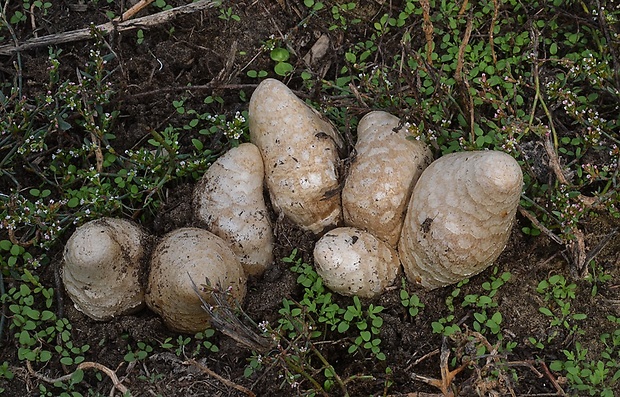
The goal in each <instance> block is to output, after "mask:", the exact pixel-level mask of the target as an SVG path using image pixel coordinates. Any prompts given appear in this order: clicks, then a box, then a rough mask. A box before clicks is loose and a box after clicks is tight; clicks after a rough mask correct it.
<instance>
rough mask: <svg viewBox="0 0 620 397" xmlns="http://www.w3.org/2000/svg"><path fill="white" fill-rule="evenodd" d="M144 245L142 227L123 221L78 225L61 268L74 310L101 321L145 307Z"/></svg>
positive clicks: (103, 221)
mask: <svg viewBox="0 0 620 397" xmlns="http://www.w3.org/2000/svg"><path fill="white" fill-rule="evenodd" d="M146 241H147V235H146V234H145V233H144V232H143V231H142V229H140V227H138V226H137V225H135V224H134V223H132V222H129V221H127V220H124V219H114V218H101V219H97V220H94V221H90V222H88V223H85V224H84V225H82V226H80V227H78V228H77V229H76V230H75V232H74V233H73V235H71V238H69V241H67V245H66V246H65V251H64V260H63V264H62V280H63V283H64V285H65V289H66V290H67V294H68V295H69V296H70V297H71V300H73V303H74V304H75V307H76V308H77V309H78V310H80V311H81V312H83V313H84V314H86V315H87V316H88V317H90V318H92V319H95V320H100V321H103V320H109V319H111V318H113V317H115V316H119V315H123V314H128V313H131V312H135V311H138V310H139V309H141V308H142V307H143V306H144V287H143V286H142V284H143V283H142V281H143V280H141V277H142V274H143V273H144V269H145V266H144V262H145V260H146V258H145V248H144V246H145V243H146Z"/></svg>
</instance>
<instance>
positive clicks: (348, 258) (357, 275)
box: [314, 227, 400, 298]
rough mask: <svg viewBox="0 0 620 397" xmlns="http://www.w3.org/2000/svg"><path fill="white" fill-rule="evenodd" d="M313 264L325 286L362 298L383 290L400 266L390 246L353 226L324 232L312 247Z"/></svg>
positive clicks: (370, 296)
mask: <svg viewBox="0 0 620 397" xmlns="http://www.w3.org/2000/svg"><path fill="white" fill-rule="evenodd" d="M314 263H315V265H316V271H317V273H318V275H319V276H321V278H322V279H323V282H324V283H325V285H326V286H327V287H328V288H329V289H331V290H332V291H335V292H337V293H339V294H341V295H357V296H360V297H362V298H372V297H374V296H376V295H378V294H380V293H381V292H383V291H384V290H385V288H386V287H388V286H389V285H390V284H392V283H393V282H394V279H395V278H396V275H397V274H398V269H399V268H400V263H399V261H398V254H397V253H396V251H395V250H394V249H393V248H392V247H390V246H389V245H388V244H387V243H385V242H383V241H381V240H379V239H378V238H376V237H375V236H373V235H372V234H370V233H368V232H365V231H363V230H360V229H356V228H353V227H339V228H336V229H333V230H330V231H329V232H327V233H325V235H324V236H323V237H321V239H320V240H319V241H317V243H316V245H315V247H314Z"/></svg>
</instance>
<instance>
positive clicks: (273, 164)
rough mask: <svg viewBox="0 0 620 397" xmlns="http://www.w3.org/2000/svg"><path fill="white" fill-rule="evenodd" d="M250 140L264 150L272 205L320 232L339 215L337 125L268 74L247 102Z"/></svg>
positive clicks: (308, 227) (338, 138) (296, 220)
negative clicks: (334, 125) (328, 120)
mask: <svg viewBox="0 0 620 397" xmlns="http://www.w3.org/2000/svg"><path fill="white" fill-rule="evenodd" d="M248 117H249V127H250V139H251V141H252V143H254V144H255V145H256V146H258V148H259V149H260V151H261V155H262V156H263V162H264V164H265V179H266V182H267V183H266V184H267V188H268V189H269V195H270V197H271V202H272V204H273V207H274V209H275V210H276V211H277V212H278V213H281V214H284V215H285V216H287V217H288V218H289V219H290V220H292V221H293V222H295V223H296V224H297V225H299V226H301V227H302V228H303V229H305V230H310V231H312V232H313V233H320V232H321V231H322V230H323V229H324V228H326V227H328V226H331V225H335V224H337V223H338V222H339V221H340V220H341V217H342V216H341V215H342V211H341V204H340V194H339V190H338V189H339V180H338V162H339V157H338V147H341V146H342V140H341V138H340V136H339V135H338V133H337V132H336V129H335V128H334V127H333V126H332V125H331V124H330V123H329V122H327V121H326V120H325V119H323V118H322V117H321V115H320V114H319V113H318V112H317V111H315V110H314V109H312V108H311V107H309V106H308V105H306V104H305V103H304V101H302V100H301V99H299V98H298V97H297V96H295V94H294V93H293V92H292V91H291V90H290V89H288V87H286V86H285V85H284V84H282V83H281V82H279V81H277V80H274V79H265V80H264V81H263V82H261V83H260V84H259V86H258V87H257V88H256V90H255V91H254V93H253V94H252V98H251V99H250V106H249V115H248Z"/></svg>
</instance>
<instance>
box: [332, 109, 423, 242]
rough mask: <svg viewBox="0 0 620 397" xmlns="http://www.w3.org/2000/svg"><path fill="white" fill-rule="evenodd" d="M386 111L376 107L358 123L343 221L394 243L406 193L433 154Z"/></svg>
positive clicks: (397, 234)
mask: <svg viewBox="0 0 620 397" xmlns="http://www.w3.org/2000/svg"><path fill="white" fill-rule="evenodd" d="M399 124H400V123H399V119H398V118H397V117H395V116H393V115H391V114H389V113H386V112H381V111H375V112H370V113H368V114H367V115H366V116H364V117H363V118H362V119H361V120H360V122H359V125H358V127H357V143H356V144H355V150H356V152H357V155H356V157H355V161H354V162H353V164H352V165H351V168H350V170H349V175H348V176H347V180H346V182H345V185H344V189H343V190H342V208H343V213H344V222H345V225H347V226H354V227H357V228H360V229H363V230H366V231H368V232H370V233H372V234H373V235H374V236H376V237H378V238H380V239H381V240H383V241H386V242H387V243H388V244H390V245H391V246H392V247H396V245H397V244H398V238H399V237H400V231H401V228H402V225H403V221H404V219H405V212H406V210H407V204H408V203H409V198H410V197H411V191H412V190H413V186H414V185H415V183H416V181H417V180H418V178H419V177H420V175H421V174H422V171H423V170H424V169H425V168H426V167H427V166H428V165H429V164H430V163H431V161H432V153H431V151H430V149H429V148H428V146H427V145H426V144H424V143H423V142H421V141H415V140H409V139H407V137H408V136H409V135H410V134H409V132H408V130H407V128H405V127H402V126H400V127H399Z"/></svg>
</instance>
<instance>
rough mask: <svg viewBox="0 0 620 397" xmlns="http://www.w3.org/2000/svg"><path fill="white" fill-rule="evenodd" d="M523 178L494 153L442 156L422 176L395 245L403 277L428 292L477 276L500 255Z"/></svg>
mask: <svg viewBox="0 0 620 397" xmlns="http://www.w3.org/2000/svg"><path fill="white" fill-rule="evenodd" d="M522 185H523V174H522V172H521V168H520V167H519V164H518V163H517V161H516V160H515V159H514V158H512V157H511V156H510V155H508V154H506V153H502V152H498V151H474V152H461V153H452V154H448V155H445V156H443V157H441V158H439V159H438V160H436V161H435V162H433V163H432V164H431V165H430V166H429V167H428V168H427V169H426V170H425V171H424V172H423V173H422V176H421V177H420V179H419V180H418V183H417V184H416V186H415V188H414V189H413V193H412V196H411V201H410V203H409V209H408V211H407V215H406V218H405V223H404V225H403V231H402V235H401V238H400V241H399V244H398V250H399V255H400V258H401V261H402V264H403V267H404V270H405V274H406V275H407V278H408V279H409V280H410V281H411V282H416V283H420V284H421V285H422V286H424V287H427V288H437V287H443V286H446V285H450V284H454V283H457V282H459V281H461V280H463V279H465V278H468V277H470V276H473V275H475V274H478V273H480V272H481V271H483V270H484V269H486V268H487V267H488V266H490V265H491V264H492V263H493V262H494V261H495V260H496V259H497V258H498V257H499V255H500V254H501V252H502V251H503V250H504V248H505V246H506V242H507V241H508V238H509V236H510V231H511V228H512V224H513V221H514V218H515V213H516V211H517V206H518V204H519V199H520V195H521V189H522Z"/></svg>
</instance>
